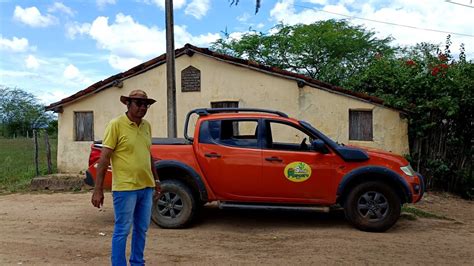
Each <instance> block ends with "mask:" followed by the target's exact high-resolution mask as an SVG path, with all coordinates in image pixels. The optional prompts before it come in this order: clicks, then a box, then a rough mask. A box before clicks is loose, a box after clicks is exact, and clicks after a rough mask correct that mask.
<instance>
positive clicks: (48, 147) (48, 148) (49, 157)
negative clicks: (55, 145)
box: [44, 132, 53, 175]
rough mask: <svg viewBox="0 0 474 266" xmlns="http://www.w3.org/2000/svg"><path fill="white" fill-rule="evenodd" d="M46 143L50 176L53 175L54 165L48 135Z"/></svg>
mask: <svg viewBox="0 0 474 266" xmlns="http://www.w3.org/2000/svg"><path fill="white" fill-rule="evenodd" d="M44 141H45V143H46V159H47V161H48V175H50V174H52V173H53V169H52V164H51V146H50V145H49V137H48V133H47V132H45V133H44Z"/></svg>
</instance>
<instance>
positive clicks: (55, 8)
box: [48, 2, 74, 17]
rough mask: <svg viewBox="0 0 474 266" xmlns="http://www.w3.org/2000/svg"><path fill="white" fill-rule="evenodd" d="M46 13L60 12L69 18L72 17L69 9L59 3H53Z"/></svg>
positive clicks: (72, 14) (71, 11)
mask: <svg viewBox="0 0 474 266" xmlns="http://www.w3.org/2000/svg"><path fill="white" fill-rule="evenodd" d="M48 12H49V13H54V12H62V13H64V14H66V15H68V16H70V17H73V16H74V11H73V10H72V9H71V8H70V7H68V6H66V5H64V4H63V3H61V2H55V3H54V4H53V5H52V6H51V7H49V8H48Z"/></svg>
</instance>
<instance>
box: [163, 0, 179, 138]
mask: <svg viewBox="0 0 474 266" xmlns="http://www.w3.org/2000/svg"><path fill="white" fill-rule="evenodd" d="M165 12H166V80H167V82H166V83H167V85H166V96H167V101H166V102H167V115H168V138H176V131H177V130H176V70H175V66H174V61H175V60H174V22H173V20H174V19H173V0H166V3H165Z"/></svg>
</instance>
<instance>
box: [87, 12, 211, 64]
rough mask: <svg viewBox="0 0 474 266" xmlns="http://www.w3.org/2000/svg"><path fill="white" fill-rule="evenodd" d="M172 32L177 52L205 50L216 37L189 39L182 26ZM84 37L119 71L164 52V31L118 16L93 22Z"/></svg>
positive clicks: (190, 37)
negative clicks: (194, 48) (105, 53)
mask: <svg viewBox="0 0 474 266" xmlns="http://www.w3.org/2000/svg"><path fill="white" fill-rule="evenodd" d="M174 31H175V44H176V47H177V48H178V47H181V46H183V45H184V44H185V43H192V44H194V45H197V46H208V45H209V44H210V43H211V42H213V41H215V40H217V39H218V38H219V37H220V36H219V34H217V33H216V34H212V33H208V34H202V35H198V36H193V35H192V34H190V33H189V32H188V31H187V30H186V27H185V26H175V29H174ZM87 34H88V35H89V36H90V37H91V38H92V39H94V40H95V41H96V42H97V46H98V47H99V48H100V49H104V50H108V51H109V52H110V56H109V64H110V65H111V66H112V67H113V68H115V69H118V70H121V71H123V70H127V69H129V68H131V67H133V66H135V65H137V64H140V63H142V62H144V61H146V60H148V59H150V58H153V57H156V56H158V55H160V54H161V53H164V52H165V51H166V41H165V36H166V32H165V30H164V29H159V28H157V27H147V26H146V25H142V24H140V23H138V22H136V21H135V20H134V19H133V18H132V17H131V16H126V15H124V14H121V13H119V14H117V16H116V17H115V21H114V22H113V23H109V18H107V17H98V18H96V19H95V20H94V21H93V22H92V24H91V26H90V29H89V30H88V32H87Z"/></svg>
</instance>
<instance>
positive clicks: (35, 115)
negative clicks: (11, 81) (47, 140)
mask: <svg viewBox="0 0 474 266" xmlns="http://www.w3.org/2000/svg"><path fill="white" fill-rule="evenodd" d="M53 119H54V118H53V117H52V115H50V114H48V113H46V112H45V110H44V106H43V105H42V104H40V103H39V101H38V99H37V98H36V97H35V96H34V95H33V94H31V93H28V92H25V91H23V90H21V89H18V88H9V87H3V86H2V87H0V123H1V126H2V127H1V128H2V132H1V134H2V135H3V136H5V137H12V136H27V135H30V136H31V135H32V130H33V129H37V128H47V126H48V123H49V121H51V120H53Z"/></svg>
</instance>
